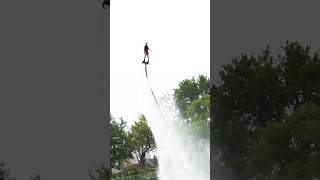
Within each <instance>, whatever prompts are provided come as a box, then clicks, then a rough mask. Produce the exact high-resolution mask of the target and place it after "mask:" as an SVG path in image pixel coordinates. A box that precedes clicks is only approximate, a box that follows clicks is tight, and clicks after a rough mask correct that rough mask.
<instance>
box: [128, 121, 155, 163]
mask: <svg viewBox="0 0 320 180" xmlns="http://www.w3.org/2000/svg"><path fill="white" fill-rule="evenodd" d="M130 138H131V140H132V148H133V151H132V152H133V154H134V155H135V158H136V159H137V160H138V162H139V164H140V165H141V166H142V167H144V163H145V160H146V155H147V153H149V152H151V151H153V150H154V149H155V148H156V144H155V141H154V137H153V134H152V131H151V130H150V128H149V126H148V123H147V120H146V118H145V116H144V115H141V116H140V117H139V120H138V121H136V122H135V123H134V125H133V126H131V131H130Z"/></svg>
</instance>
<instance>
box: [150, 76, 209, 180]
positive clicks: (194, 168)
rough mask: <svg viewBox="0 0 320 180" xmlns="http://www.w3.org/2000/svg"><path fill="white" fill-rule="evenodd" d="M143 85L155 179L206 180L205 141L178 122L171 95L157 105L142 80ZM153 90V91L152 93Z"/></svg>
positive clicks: (206, 141)
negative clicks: (152, 141)
mask: <svg viewBox="0 0 320 180" xmlns="http://www.w3.org/2000/svg"><path fill="white" fill-rule="evenodd" d="M146 81H147V82H146V84H148V85H146V86H145V88H144V95H145V96H144V97H145V99H144V101H145V102H144V104H145V105H146V106H145V112H144V115H145V116H146V119H147V121H148V125H149V127H150V128H151V131H152V133H153V135H154V138H155V142H156V145H157V150H156V152H155V154H156V156H157V158H158V165H159V166H158V170H157V174H158V179H159V180H209V178H210V144H209V140H208V139H207V140H205V139H203V138H200V137H198V136H196V135H194V134H193V133H192V131H190V129H189V128H187V126H186V125H185V124H184V123H182V122H183V119H181V118H180V116H179V113H178V111H177V109H176V108H175V106H174V103H173V101H172V98H171V99H170V98H168V97H169V96H167V98H164V99H163V98H162V100H161V99H160V101H159V106H160V108H159V107H158V106H157V104H156V102H155V100H154V97H153V96H152V94H151V92H150V91H151V85H150V82H149V81H148V80H146ZM155 93H156V92H155Z"/></svg>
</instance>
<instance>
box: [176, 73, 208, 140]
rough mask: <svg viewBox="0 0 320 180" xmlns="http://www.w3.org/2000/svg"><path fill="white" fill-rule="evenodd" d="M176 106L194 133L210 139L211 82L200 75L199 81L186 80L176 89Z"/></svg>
mask: <svg viewBox="0 0 320 180" xmlns="http://www.w3.org/2000/svg"><path fill="white" fill-rule="evenodd" d="M174 100H175V104H176V106H177V108H178V110H179V112H180V114H181V115H182V117H183V118H184V119H186V120H187V123H188V124H189V125H190V128H191V130H192V132H193V133H195V134H197V135H199V136H200V137H202V138H209V119H210V82H209V78H207V77H206V76H204V75H199V76H198V78H197V79H195V78H191V79H185V80H183V81H182V82H180V83H179V85H178V88H176V89H174Z"/></svg>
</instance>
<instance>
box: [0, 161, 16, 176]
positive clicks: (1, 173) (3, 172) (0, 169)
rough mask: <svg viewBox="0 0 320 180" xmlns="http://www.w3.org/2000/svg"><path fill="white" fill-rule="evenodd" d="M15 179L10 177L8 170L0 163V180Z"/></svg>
mask: <svg viewBox="0 0 320 180" xmlns="http://www.w3.org/2000/svg"><path fill="white" fill-rule="evenodd" d="M15 179H16V178H14V177H11V176H10V173H9V170H7V169H6V168H5V164H4V163H3V162H0V180H15Z"/></svg>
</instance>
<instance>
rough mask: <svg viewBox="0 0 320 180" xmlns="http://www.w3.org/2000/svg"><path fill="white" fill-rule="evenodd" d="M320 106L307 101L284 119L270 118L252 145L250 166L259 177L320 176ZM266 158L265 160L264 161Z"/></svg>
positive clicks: (254, 175)
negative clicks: (277, 120)
mask: <svg viewBox="0 0 320 180" xmlns="http://www.w3.org/2000/svg"><path fill="white" fill-rule="evenodd" d="M319 129H320V107H319V106H316V105H312V104H311V105H303V106H301V107H300V108H299V109H297V111H295V112H294V113H293V114H292V115H290V116H288V117H286V118H284V119H283V120H282V121H280V122H269V123H267V126H266V127H264V128H263V129H262V134H261V137H260V138H259V140H258V143H257V144H254V145H253V146H252V147H251V151H252V153H251V156H250V158H249V160H248V167H249V168H248V169H250V172H251V176H253V177H256V178H257V177H259V179H279V180H280V179H281V180H286V179H288V180H289V179H291V180H295V179H296V180H298V179H314V178H319V177H320V154H319V153H320V148H319V144H320V131H319ZM261 162H263V163H261Z"/></svg>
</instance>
